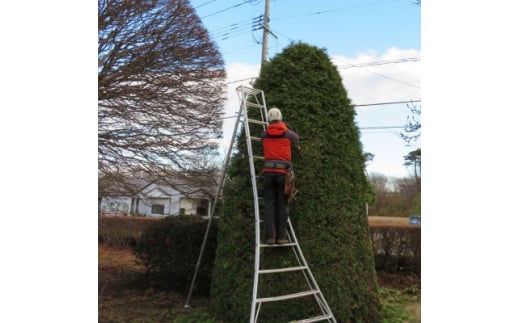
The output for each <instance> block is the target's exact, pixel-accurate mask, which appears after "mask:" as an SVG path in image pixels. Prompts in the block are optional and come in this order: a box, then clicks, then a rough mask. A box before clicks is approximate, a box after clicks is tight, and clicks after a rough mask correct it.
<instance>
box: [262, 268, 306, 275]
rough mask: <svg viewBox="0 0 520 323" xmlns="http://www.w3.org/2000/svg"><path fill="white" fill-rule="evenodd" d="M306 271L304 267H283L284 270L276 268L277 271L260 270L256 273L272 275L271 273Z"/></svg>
mask: <svg viewBox="0 0 520 323" xmlns="http://www.w3.org/2000/svg"><path fill="white" fill-rule="evenodd" d="M304 269H307V267H306V266H296V267H285V268H278V269H260V270H259V271H258V273H259V274H273V273H283V272H288V271H297V270H304Z"/></svg>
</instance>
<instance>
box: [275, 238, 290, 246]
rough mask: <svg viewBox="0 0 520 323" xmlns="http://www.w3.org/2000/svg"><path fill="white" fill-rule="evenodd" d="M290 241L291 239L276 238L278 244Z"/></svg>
mask: <svg viewBox="0 0 520 323" xmlns="http://www.w3.org/2000/svg"><path fill="white" fill-rule="evenodd" d="M288 243H289V240H286V239H278V240H276V244H280V245H281V244H288Z"/></svg>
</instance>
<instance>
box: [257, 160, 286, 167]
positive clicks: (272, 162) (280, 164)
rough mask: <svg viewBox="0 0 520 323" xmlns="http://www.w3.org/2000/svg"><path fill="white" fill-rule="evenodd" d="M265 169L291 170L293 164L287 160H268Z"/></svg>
mask: <svg viewBox="0 0 520 323" xmlns="http://www.w3.org/2000/svg"><path fill="white" fill-rule="evenodd" d="M264 168H278V169H291V163H290V162H288V161H285V160H266V161H264Z"/></svg>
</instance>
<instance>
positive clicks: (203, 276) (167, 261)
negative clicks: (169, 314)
mask: <svg viewBox="0 0 520 323" xmlns="http://www.w3.org/2000/svg"><path fill="white" fill-rule="evenodd" d="M207 224H208V220H204V219H202V218H200V217H198V216H169V217H165V218H163V219H161V220H159V221H157V222H155V223H154V224H153V225H151V226H150V227H149V228H148V229H147V230H146V231H145V232H144V234H143V235H142V236H141V239H140V240H139V242H138V243H137V245H136V246H135V248H134V251H135V253H136V256H137V257H138V259H139V260H140V261H141V262H142V263H143V264H144V265H145V266H146V269H147V275H148V276H149V280H150V283H151V285H153V286H157V287H159V288H163V289H173V290H176V291H179V292H182V293H185V294H187V293H188V291H189V288H190V285H191V281H192V278H193V274H194V272H195V268H196V264H197V260H198V257H199V254H200V251H201V247H202V242H203V240H204V235H205V232H206V229H207ZM217 231H218V224H217V221H215V219H214V220H212V223H211V227H210V231H209V234H208V239H207V241H206V246H205V248H204V254H203V257H202V259H201V263H200V267H199V271H198V273H197V279H196V282H195V285H194V288H193V294H194V295H205V296H207V295H209V286H210V283H211V270H212V267H213V262H214V260H215V250H216V242H217Z"/></svg>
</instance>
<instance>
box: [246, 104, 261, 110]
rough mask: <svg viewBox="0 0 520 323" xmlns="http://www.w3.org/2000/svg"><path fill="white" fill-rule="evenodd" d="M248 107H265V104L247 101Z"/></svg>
mask: <svg viewBox="0 0 520 323" xmlns="http://www.w3.org/2000/svg"><path fill="white" fill-rule="evenodd" d="M246 105H247V107H248V108H249V107H251V108H259V109H263V108H264V106H263V105H261V104H258V103H253V102H246Z"/></svg>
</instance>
